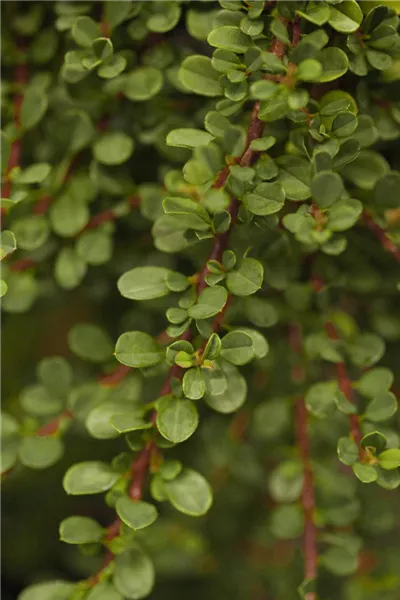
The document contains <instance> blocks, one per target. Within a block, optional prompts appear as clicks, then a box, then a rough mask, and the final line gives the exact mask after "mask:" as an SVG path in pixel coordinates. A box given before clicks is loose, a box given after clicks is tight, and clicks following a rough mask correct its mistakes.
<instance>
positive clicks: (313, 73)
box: [296, 58, 322, 81]
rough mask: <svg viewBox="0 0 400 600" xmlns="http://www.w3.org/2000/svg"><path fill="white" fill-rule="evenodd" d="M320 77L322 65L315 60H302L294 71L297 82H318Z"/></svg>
mask: <svg viewBox="0 0 400 600" xmlns="http://www.w3.org/2000/svg"><path fill="white" fill-rule="evenodd" d="M321 75H322V65H321V63H320V62H319V61H318V60H315V58H306V59H305V60H302V61H301V62H300V63H299V64H298V65H297V69H296V79H298V80H299V81H318V79H319V78H320V77H321Z"/></svg>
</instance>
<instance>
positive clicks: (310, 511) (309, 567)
mask: <svg viewBox="0 0 400 600" xmlns="http://www.w3.org/2000/svg"><path fill="white" fill-rule="evenodd" d="M296 439H297V447H298V449H299V454H300V458H301V462H302V464H303V489H302V493H301V502H302V505H303V512H304V537H303V555H304V579H310V580H314V579H316V577H317V564H318V552H317V528H316V526H315V518H314V513H315V492H314V476H313V471H312V467H311V453H310V439H309V433H308V411H307V408H306V405H305V402H304V398H298V399H297V401H296ZM306 598H307V600H315V599H316V594H315V592H309V593H307V594H306Z"/></svg>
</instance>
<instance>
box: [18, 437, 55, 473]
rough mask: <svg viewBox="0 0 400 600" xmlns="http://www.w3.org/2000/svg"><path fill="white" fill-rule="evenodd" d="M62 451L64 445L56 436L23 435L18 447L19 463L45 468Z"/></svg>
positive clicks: (32, 467)
mask: <svg viewBox="0 0 400 600" xmlns="http://www.w3.org/2000/svg"><path fill="white" fill-rule="evenodd" d="M63 453H64V446H63V444H62V442H61V440H60V439H59V438H56V437H39V436H33V437H31V436H29V437H25V438H24V439H23V440H22V442H21V445H20V447H19V449H18V455H19V459H20V461H21V463H22V464H23V465H25V466H26V467H30V468H31V469H47V467H51V465H54V464H55V463H56V462H57V461H58V460H60V458H61V456H62V455H63Z"/></svg>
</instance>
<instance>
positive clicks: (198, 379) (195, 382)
mask: <svg viewBox="0 0 400 600" xmlns="http://www.w3.org/2000/svg"><path fill="white" fill-rule="evenodd" d="M182 389H183V393H184V394H185V396H186V397H187V398H190V399H191V400H199V399H200V398H202V397H203V396H204V393H205V391H206V382H205V380H204V377H203V373H202V370H201V369H198V368H194V369H189V370H188V371H186V373H185V375H184V376H183V380H182Z"/></svg>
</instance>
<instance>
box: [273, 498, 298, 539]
mask: <svg viewBox="0 0 400 600" xmlns="http://www.w3.org/2000/svg"><path fill="white" fill-rule="evenodd" d="M303 528H304V516H303V513H302V510H301V508H300V506H296V505H294V504H291V505H289V506H286V505H282V506H278V507H277V508H275V509H274V510H273V511H272V514H271V522H270V529H271V533H272V535H273V536H274V537H276V538H277V539H278V540H291V539H296V538H298V537H299V536H301V534H302V533H303Z"/></svg>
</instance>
